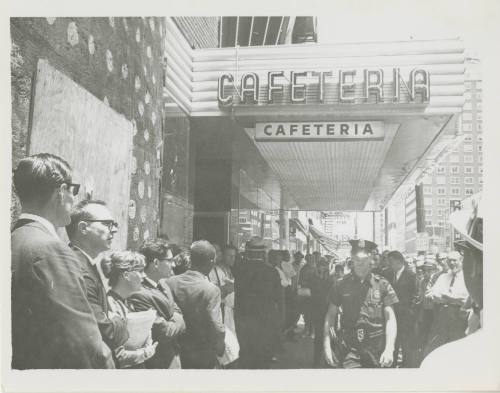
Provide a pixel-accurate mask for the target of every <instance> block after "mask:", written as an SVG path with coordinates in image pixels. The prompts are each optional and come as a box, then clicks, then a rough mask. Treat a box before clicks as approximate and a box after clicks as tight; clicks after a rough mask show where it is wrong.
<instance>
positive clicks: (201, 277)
mask: <svg viewBox="0 0 500 393" xmlns="http://www.w3.org/2000/svg"><path fill="white" fill-rule="evenodd" d="M190 251H191V267H190V269H189V270H188V271H186V272H185V273H183V274H181V275H179V276H174V277H170V278H168V279H167V280H166V282H167V285H168V286H169V287H170V289H171V290H172V293H173V294H174V299H175V302H176V303H177V304H178V305H179V307H180V308H181V310H182V314H183V316H184V321H185V322H186V333H185V334H184V335H183V336H182V337H181V338H180V340H179V341H180V345H181V349H180V355H181V362H182V367H183V368H195V369H201V368H215V367H216V366H217V356H222V355H223V354H224V349H225V344H224V338H225V330H224V323H223V322H222V312H221V294H220V290H219V288H218V287H217V286H216V285H215V284H212V283H211V282H210V281H208V278H207V276H208V274H209V273H210V270H212V268H213V265H214V260H215V248H214V247H213V246H212V245H211V244H210V243H209V242H208V241H206V240H200V241H197V242H194V243H193V244H192V245H191V249H190Z"/></svg>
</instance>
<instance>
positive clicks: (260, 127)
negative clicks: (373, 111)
mask: <svg viewBox="0 0 500 393" xmlns="http://www.w3.org/2000/svg"><path fill="white" fill-rule="evenodd" d="M367 139H369V140H374V139H375V140H377V139H378V140H382V139H384V124H383V122H381V121H331V122H325V121H310V122H272V123H256V125H255V140H256V141H275V142H276V141H288V142H290V141H292V142H293V141H331V140H339V141H352V140H367Z"/></svg>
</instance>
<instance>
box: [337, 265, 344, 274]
mask: <svg viewBox="0 0 500 393" xmlns="http://www.w3.org/2000/svg"><path fill="white" fill-rule="evenodd" d="M343 273H344V266H342V265H341V264H337V265H335V274H343Z"/></svg>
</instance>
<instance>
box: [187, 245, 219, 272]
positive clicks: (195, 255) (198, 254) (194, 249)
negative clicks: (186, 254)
mask: <svg viewBox="0 0 500 393" xmlns="http://www.w3.org/2000/svg"><path fill="white" fill-rule="evenodd" d="M190 254H191V266H193V267H194V266H197V267H205V266H208V265H209V264H210V263H211V262H212V260H213V259H214V258H215V247H214V246H213V245H212V244H210V242H209V241H207V240H198V241H195V242H194V243H193V244H191V247H190Z"/></svg>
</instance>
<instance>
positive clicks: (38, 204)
mask: <svg viewBox="0 0 500 393" xmlns="http://www.w3.org/2000/svg"><path fill="white" fill-rule="evenodd" d="M13 182H14V186H15V189H16V194H17V196H18V197H19V200H20V202H21V206H22V214H21V216H20V217H19V220H18V221H17V222H16V224H15V225H14V228H13V229H12V237H11V249H12V368H14V369H59V368H73V369H81V368H113V367H114V363H113V359H112V356H111V351H110V350H109V348H108V347H107V346H106V345H105V344H104V342H103V340H102V338H101V335H100V333H99V329H98V326H97V323H96V320H95V318H94V316H93V315H92V309H91V307H90V305H89V302H88V301H87V299H86V296H85V286H84V283H83V280H82V276H81V270H80V269H79V263H78V260H77V259H76V257H75V255H74V253H73V252H72V251H71V249H70V248H68V246H67V245H66V244H64V242H63V241H62V240H61V239H60V238H59V236H58V234H57V232H56V229H55V228H57V227H63V226H65V225H67V224H69V223H70V212H71V208H72V206H73V202H74V196H75V195H76V194H77V193H78V188H79V186H78V184H75V183H73V182H72V178H71V167H70V166H69V164H68V163H67V162H66V161H65V160H63V159H62V158H60V157H57V156H55V155H52V154H48V153H41V154H36V155H33V156H30V157H27V158H24V159H22V160H21V161H20V162H19V164H18V166H17V168H16V170H15V171H14V178H13Z"/></svg>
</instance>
